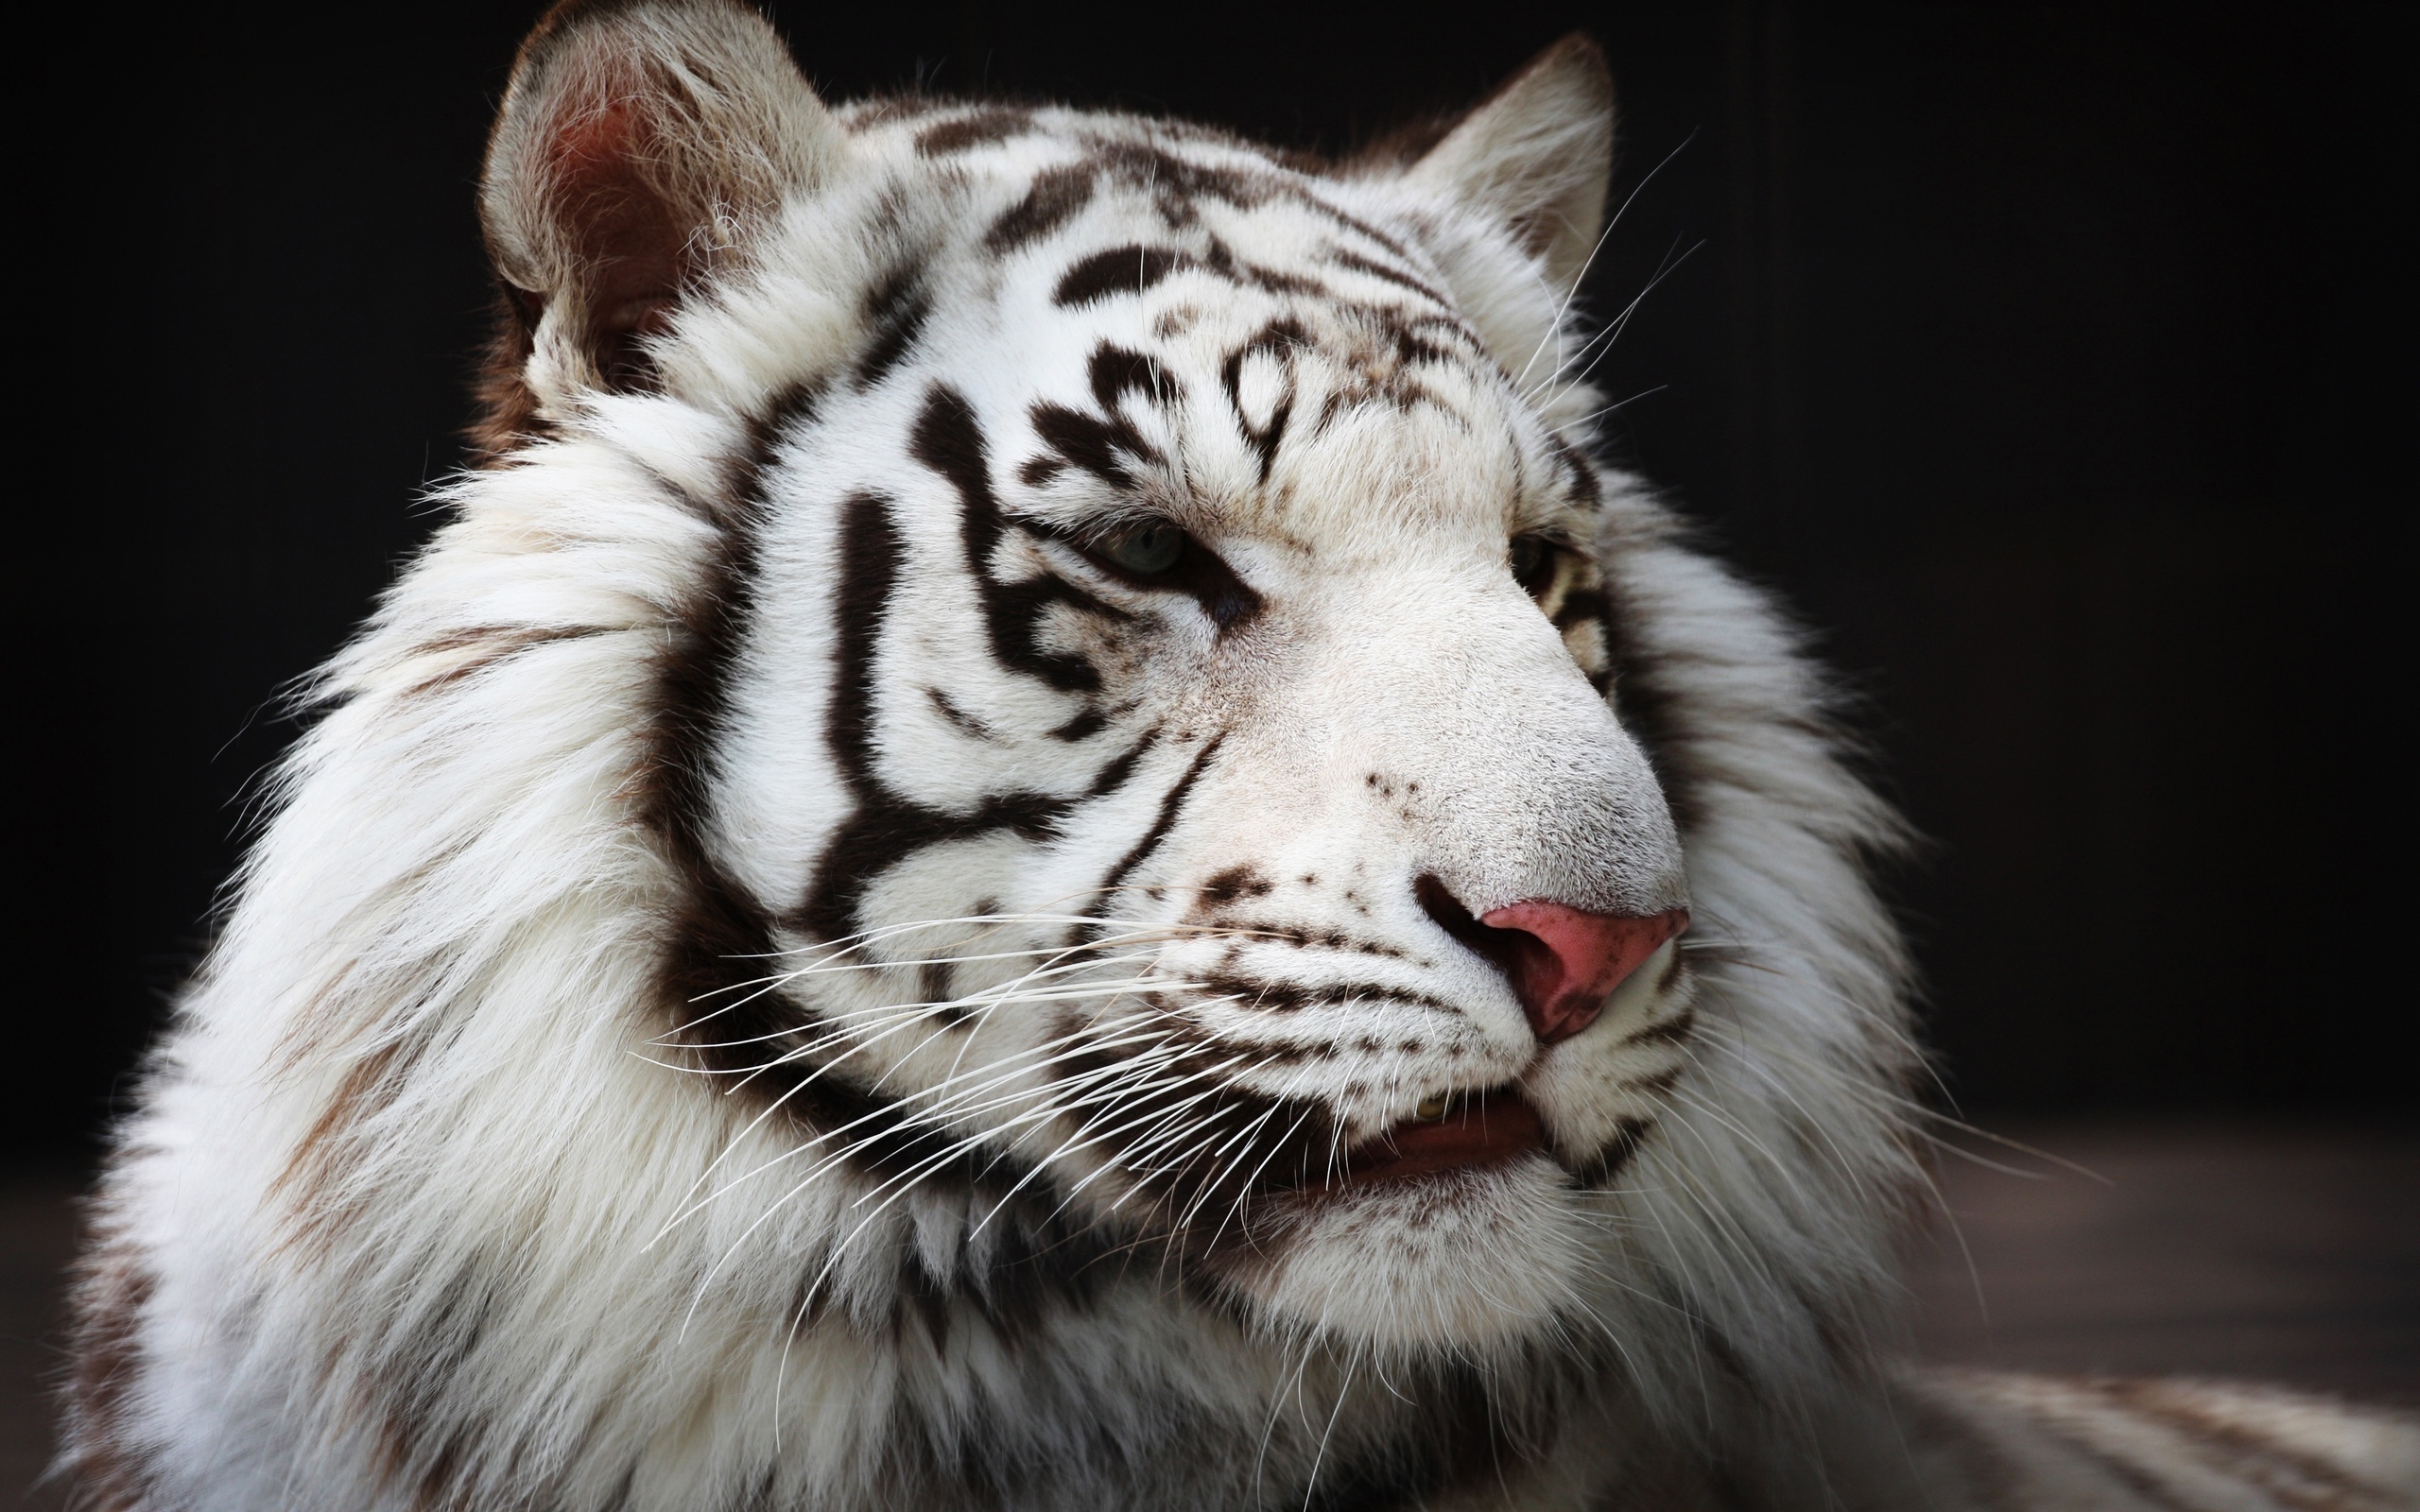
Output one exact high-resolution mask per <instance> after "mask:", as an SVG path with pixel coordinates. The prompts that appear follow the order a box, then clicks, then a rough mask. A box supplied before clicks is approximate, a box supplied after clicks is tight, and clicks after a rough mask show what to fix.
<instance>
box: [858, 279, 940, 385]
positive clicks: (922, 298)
mask: <svg viewBox="0 0 2420 1512" xmlns="http://www.w3.org/2000/svg"><path fill="white" fill-rule="evenodd" d="M932 309H933V304H932V300H931V298H930V297H929V296H928V295H927V294H926V293H925V288H924V285H923V283H921V282H920V280H919V278H918V270H917V269H916V268H914V267H912V266H911V267H905V268H902V269H900V270H899V271H897V272H895V273H893V274H891V275H890V277H889V278H887V279H885V280H884V281H883V282H882V283H880V284H879V285H878V286H876V287H875V289H874V290H873V293H872V294H870V295H869V296H868V297H867V299H866V320H867V323H868V325H869V326H870V327H871V328H872V329H873V339H872V340H871V341H869V342H867V344H866V351H865V355H864V356H862V357H860V358H858V359H857V376H856V384H857V387H859V388H872V387H873V386H874V385H876V384H878V383H880V382H882V380H883V379H884V378H885V377H886V376H888V375H889V374H890V369H893V368H896V367H897V366H899V362H900V359H901V358H903V357H905V356H907V355H908V352H909V351H910V350H911V349H913V348H914V346H915V344H916V339H917V337H919V336H921V335H924V331H925V318H927V317H929V316H930V315H931V314H932Z"/></svg>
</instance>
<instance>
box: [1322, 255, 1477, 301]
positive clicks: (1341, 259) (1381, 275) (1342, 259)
mask: <svg viewBox="0 0 2420 1512" xmlns="http://www.w3.org/2000/svg"><path fill="white" fill-rule="evenodd" d="M1327 260H1328V261H1329V262H1330V263H1333V264H1335V265H1336V266H1338V267H1344V268H1350V269H1352V270H1353V271H1354V272H1356V273H1364V274H1367V275H1368V276H1370V277H1371V278H1375V279H1384V280H1385V281H1386V282H1388V283H1392V284H1394V285H1396V286H1397V287H1399V288H1406V289H1409V290H1410V291H1411V292H1412V293H1414V294H1417V295H1419V296H1420V297H1421V298H1422V299H1424V300H1426V301H1428V302H1429V303H1431V304H1434V305H1438V306H1440V307H1441V308H1443V309H1446V310H1452V309H1453V308H1454V301H1451V300H1449V299H1447V298H1445V296H1443V294H1440V293H1438V292H1437V291H1436V289H1434V288H1432V287H1430V286H1429V284H1428V283H1427V282H1426V281H1425V280H1423V279H1419V278H1415V277H1413V276H1412V275H1411V274H1409V273H1407V272H1405V271H1403V270H1402V269H1401V268H1397V267H1389V266H1387V265H1386V264H1384V263H1381V262H1379V261H1378V260H1377V259H1376V258H1374V257H1364V256H1362V255H1361V254H1360V253H1359V252H1356V251H1351V250H1348V249H1345V248H1341V247H1339V248H1335V249H1331V250H1330V251H1329V252H1328V254H1327Z"/></svg>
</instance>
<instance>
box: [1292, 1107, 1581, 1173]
mask: <svg viewBox="0 0 2420 1512" xmlns="http://www.w3.org/2000/svg"><path fill="white" fill-rule="evenodd" d="M1545 1147H1546V1138H1545V1131H1544V1130H1543V1129H1542V1128H1541V1127H1540V1125H1539V1123H1538V1110H1537V1109H1536V1108H1531V1107H1530V1105H1529V1104H1528V1103H1526V1102H1524V1101H1523V1100H1522V1099H1521V1097H1520V1095H1519V1094H1518V1093H1516V1092H1496V1093H1494V1094H1492V1095H1489V1096H1486V1097H1480V1098H1473V1099H1471V1100H1469V1101H1466V1102H1461V1103H1457V1104H1455V1105H1454V1108H1453V1111H1451V1112H1449V1113H1447V1114H1446V1115H1445V1116H1444V1117H1443V1118H1441V1119H1439V1120H1437V1121H1436V1122H1435V1123H1433V1124H1397V1125H1395V1126H1394V1127H1392V1128H1391V1129H1389V1130H1387V1132H1386V1133H1385V1134H1383V1135H1381V1136H1379V1137H1378V1138H1376V1139H1374V1140H1372V1141H1370V1142H1369V1143H1366V1144H1364V1145H1362V1146H1361V1147H1360V1148H1359V1149H1357V1150H1355V1151H1354V1152H1353V1154H1352V1155H1351V1157H1350V1158H1348V1159H1347V1160H1346V1162H1345V1167H1344V1175H1343V1177H1342V1178H1341V1179H1340V1180H1339V1181H1336V1182H1332V1183H1330V1184H1331V1185H1335V1186H1361V1185H1366V1184H1367V1183H1369V1182H1373V1181H1395V1180H1400V1179H1402V1178H1404V1177H1415V1176H1428V1175H1432V1174H1434V1173H1437V1172H1440V1171H1467V1170H1469V1169H1471V1168H1472V1167H1474V1166H1482V1165H1497V1164H1501V1163H1502V1162H1504V1161H1506V1160H1514V1159H1517V1158H1518V1157H1520V1156H1524V1155H1528V1154H1530V1152H1532V1151H1535V1150H1540V1149H1544V1148H1545Z"/></svg>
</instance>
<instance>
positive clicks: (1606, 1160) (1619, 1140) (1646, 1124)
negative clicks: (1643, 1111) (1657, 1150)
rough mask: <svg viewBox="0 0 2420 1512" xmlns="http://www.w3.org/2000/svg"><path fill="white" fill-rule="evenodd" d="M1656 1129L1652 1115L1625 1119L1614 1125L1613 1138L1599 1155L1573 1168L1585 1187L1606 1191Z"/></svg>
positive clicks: (1574, 1175)
mask: <svg viewBox="0 0 2420 1512" xmlns="http://www.w3.org/2000/svg"><path fill="white" fill-rule="evenodd" d="M1654 1131H1655V1121H1654V1120H1653V1119H1651V1118H1625V1119H1623V1120H1621V1121H1620V1122H1619V1123H1617V1124H1616V1125H1614V1133H1613V1137H1612V1138H1611V1139H1609V1140H1607V1141H1606V1142H1605V1144H1604V1147H1603V1148H1602V1149H1600V1150H1599V1151H1598V1152H1597V1154H1596V1156H1595V1157H1594V1158H1593V1159H1591V1160H1588V1161H1586V1162H1585V1163H1584V1164H1582V1165H1581V1166H1580V1167H1578V1168H1577V1169H1575V1170H1573V1171H1572V1173H1571V1174H1572V1176H1573V1177H1576V1178H1577V1179H1578V1180H1579V1182H1580V1184H1581V1185H1582V1186H1583V1187H1587V1188H1590V1189H1592V1190H1596V1191H1602V1190H1604V1189H1605V1188H1607V1187H1609V1186H1612V1185H1613V1184H1614V1180H1615V1178H1616V1177H1619V1176H1620V1175H1621V1174H1622V1172H1623V1170H1624V1169H1625V1168H1627V1167H1628V1166H1629V1165H1630V1162H1631V1161H1633V1160H1636V1159H1637V1158H1638V1152H1639V1149H1640V1147H1641V1146H1643V1145H1644V1144H1646V1143H1647V1137H1648V1135H1650V1134H1651V1133H1653V1132H1654Z"/></svg>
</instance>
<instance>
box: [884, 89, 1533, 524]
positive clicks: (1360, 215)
mask: <svg viewBox="0 0 2420 1512" xmlns="http://www.w3.org/2000/svg"><path fill="white" fill-rule="evenodd" d="M966 119H968V120H971V121H975V122H977V123H981V122H984V121H987V120H989V119H990V118H988V117H983V116H975V117H968V118H966ZM1022 119H1025V120H1027V121H1028V122H1029V123H1030V122H1031V121H1033V119H1034V118H1033V117H1023V118H1022ZM1075 119H1077V120H1079V121H1083V120H1087V119H1088V118H1084V117H1076V118H1075ZM1089 119H1090V120H1093V121H1098V118H1089ZM1119 124H1124V123H1119ZM973 129H974V127H972V126H965V127H959V126H955V125H953V123H951V122H943V123H941V124H940V125H939V126H928V127H925V128H924V129H922V132H921V138H922V139H923V140H926V141H930V140H934V139H935V138H936V137H939V139H940V140H942V142H944V143H945V144H946V143H954V142H957V141H959V140H960V138H959V136H955V135H951V134H948V133H950V132H951V131H959V132H965V131H972V130H973ZM987 129H996V123H994V125H993V127H987ZM942 156H943V157H944V159H945V160H946V161H947V166H946V168H944V169H942V170H941V171H942V172H944V173H945V174H946V176H947V179H948V180H952V185H951V186H952V187H953V188H954V189H955V190H956V191H957V192H958V194H959V195H962V196H964V197H965V202H966V203H967V206H968V209H969V210H970V211H972V212H973V213H972V214H969V215H964V216H962V217H960V218H959V220H958V221H957V230H956V232H955V235H954V237H953V240H952V244H951V245H950V246H949V247H948V248H947V249H943V250H942V251H940V253H939V255H938V256H937V258H936V264H937V266H934V267H933V268H932V270H931V271H932V273H933V274H934V275H935V283H936V298H937V307H936V308H935V310H934V312H933V319H934V326H935V330H934V332H933V336H934V339H933V341H932V342H931V343H930V348H931V355H930V356H929V357H928V358H927V360H926V362H925V363H924V364H922V365H920V366H921V367H923V368H924V369H925V371H927V372H933V373H939V372H943V371H945V372H947V373H948V374H949V375H950V380H951V381H952V382H953V383H954V384H957V385H959V386H960V387H963V388H964V389H965V391H966V392H967V394H968V397H969V399H970V401H971V402H972V403H973V404H974V405H975V407H976V409H977V411H978V413H979V414H980V415H981V416H982V418H983V421H984V424H985V428H986V430H987V431H988V432H989V433H990V434H991V435H992V436H993V437H994V440H995V451H996V455H998V456H999V458H1000V460H1001V462H1002V463H1003V465H1004V467H1005V468H1006V469H1007V470H1009V471H1011V472H1012V474H1013V477H1014V479H1015V482H1016V483H1017V484H1019V485H1022V486H1023V487H1024V488H1025V489H1027V490H1036V491H1038V492H1039V493H1041V494H1043V495H1046V496H1047V497H1048V498H1049V499H1052V500H1055V501H1057V502H1058V503H1059V504H1060V505H1061V506H1062V507H1064V508H1066V509H1069V510H1071V511H1073V510H1080V509H1083V508H1084V507H1086V506H1087V505H1098V504H1104V503H1110V504H1130V503H1132V502H1133V501H1134V500H1135V499H1136V498H1137V497H1138V496H1140V497H1142V498H1144V499H1146V500H1147V501H1149V502H1151V503H1153V504H1155V505H1157V506H1159V507H1167V508H1169V509H1171V510H1173V511H1175V512H1179V513H1191V512H1198V511H1201V510H1205V509H1206V510H1210V511H1213V512H1215V513H1217V514H1218V515H1219V516H1220V517H1221V519H1222V521H1223V523H1225V524H1230V525H1235V524H1262V525H1281V524H1282V525H1288V526H1291V527H1294V528H1299V527H1300V526H1301V525H1302V524H1305V523H1306V522H1305V519H1304V516H1305V514H1306V513H1308V514H1313V515H1316V514H1319V513H1321V512H1322V511H1321V510H1320V509H1319V508H1318V507H1317V506H1318V505H1320V504H1322V503H1325V502H1335V503H1351V504H1359V505H1368V504H1370V503H1373V502H1384V503H1387V504H1391V505H1394V506H1398V507H1405V506H1413V507H1417V506H1422V505H1425V506H1426V507H1431V508H1440V507H1442V508H1444V509H1446V510H1449V511H1451V512H1453V513H1457V514H1469V513H1471V512H1473V508H1474V507H1477V509H1478V512H1479V513H1481V514H1485V515H1490V516H1495V515H1500V514H1501V512H1502V511H1503V510H1504V509H1505V508H1508V507H1514V501H1515V500H1516V499H1517V497H1518V496H1519V495H1520V494H1521V493H1522V492H1523V490H1524V489H1525V487H1526V486H1527V480H1529V479H1531V478H1537V477H1543V476H1546V475H1548V474H1550V472H1551V469H1550V468H1547V467H1543V466H1540V465H1539V457H1540V455H1541V452H1542V447H1543V446H1544V444H1545V443H1544V440H1543V438H1542V436H1541V435H1540V433H1539V432H1540V428H1539V426H1538V424H1537V422H1536V421H1535V419H1534V417H1533V416H1531V415H1530V414H1529V413H1528V412H1527V410H1526V406H1524V405H1522V404H1520V403H1519V400H1518V396H1517V394H1516V392H1515V390H1514V388H1513V385H1512V383H1511V382H1510V380H1509V379H1508V377H1507V375H1506V374H1505V372H1504V370H1503V369H1502V368H1501V367H1500V366H1499V365H1498V364H1497V362H1496V361H1495V357H1494V355H1493V354H1492V353H1490V352H1489V351H1488V350H1487V348H1486V347H1485V346H1484V344H1483V343H1482V342H1481V340H1480V338H1479V337H1478V335H1477V333H1476V332H1475V331H1474V330H1473V329H1472V327H1471V325H1470V323H1469V322H1468V321H1467V320H1466V319H1465V318H1463V317H1462V315H1461V312H1460V311H1459V310H1457V309H1456V308H1455V307H1454V305H1453V304H1452V302H1451V301H1449V300H1448V299H1447V297H1446V296H1445V295H1444V294H1443V292H1442V289H1441V283H1442V281H1441V280H1440V279H1439V278H1438V276H1437V274H1436V271H1435V269H1434V268H1433V266H1430V264H1429V262H1428V260H1427V258H1426V256H1425V255H1424V254H1423V253H1422V251H1421V250H1420V249H1419V248H1418V246H1417V244H1416V242H1415V241H1414V240H1413V238H1412V237H1411V236H1410V235H1409V234H1408V233H1407V232H1403V231H1400V230H1397V229H1393V228H1391V227H1389V226H1388V225H1387V224H1385V222H1384V217H1383V215H1380V214H1378V213H1374V212H1373V211H1371V210H1369V209H1366V208H1364V207H1361V206H1357V205H1356V204H1354V203H1353V199H1354V198H1355V186H1354V185H1353V184H1352V183H1351V182H1350V181H1346V180H1319V179H1313V178H1311V177H1310V176H1308V175H1305V174H1303V173H1300V172H1297V171H1295V170H1293V169H1290V168H1288V167H1286V166H1284V165H1282V164H1280V163H1276V162H1273V161H1272V160H1271V159H1270V158H1269V157H1267V156H1266V155H1264V154H1261V153H1259V152H1257V151H1255V150H1254V149H1251V148H1248V147H1244V146H1236V145H1232V144H1227V143H1222V142H1219V141H1216V140H1209V141H1184V142H1173V143H1172V142H1168V141H1166V140H1160V139H1158V138H1157V137H1156V136H1150V135H1115V136H1104V135H1101V134H1099V133H1098V131H1097V130H1096V129H1092V128H1090V127H1087V128H1086V129H1083V130H1062V131H1052V132H1046V133H1045V132H1041V131H1039V130H1036V129H1032V128H1031V126H1030V125H1029V128H1028V129H1027V130H1026V131H1025V132H1023V133H1021V134H1011V135H1008V136H1005V137H1002V138H998V139H993V140H986V141H983V142H980V143H978V144H977V145H975V146H969V147H966V148H963V149H953V150H951V151H949V152H947V153H945V154H943V155H942ZM950 264H955V265H956V266H939V265H950ZM944 290H946V291H948V292H942V291H944ZM950 304H955V305H957V306H958V307H957V308H955V309H950V308H943V307H941V306H945V305H950ZM1004 481H1005V480H1004Z"/></svg>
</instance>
